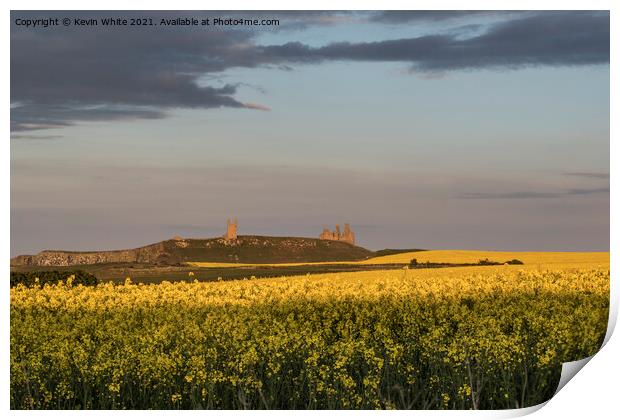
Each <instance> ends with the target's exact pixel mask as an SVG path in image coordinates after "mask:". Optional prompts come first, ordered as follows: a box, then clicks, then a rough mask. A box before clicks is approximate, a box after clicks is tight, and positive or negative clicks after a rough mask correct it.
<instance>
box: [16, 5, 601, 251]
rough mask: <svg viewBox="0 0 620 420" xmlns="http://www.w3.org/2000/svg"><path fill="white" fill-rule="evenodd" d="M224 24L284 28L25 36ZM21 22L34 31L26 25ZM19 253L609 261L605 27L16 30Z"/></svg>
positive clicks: (307, 24)
mask: <svg viewBox="0 0 620 420" xmlns="http://www.w3.org/2000/svg"><path fill="white" fill-rule="evenodd" d="M138 16H139V17H151V18H153V19H154V21H155V22H156V23H158V22H160V19H161V18H175V17H197V18H199V19H201V18H211V19H212V18H214V17H218V16H221V17H234V18H251V19H254V18H257V19H259V20H260V19H278V20H279V25H277V26H253V27H249V26H234V27H230V26H228V27H221V26H220V27H214V26H209V27H202V26H198V27H187V26H183V27H179V26H175V27H169V26H165V27H164V26H161V25H156V26H146V27H144V26H141V27H138V26H129V27H114V28H111V27H104V26H97V27H92V26H91V27H77V26H75V25H73V24H72V25H71V26H68V27H64V26H62V25H59V26H48V27H47V28H44V27H36V28H32V27H25V26H23V25H21V24H18V22H20V23H23V19H43V18H55V17H59V18H61V19H62V18H64V17H70V18H71V19H73V18H78V17H79V18H96V19H99V18H103V17H126V18H131V17H138ZM18 19H22V20H19V21H18ZM11 21H12V25H11V255H12V256H15V255H19V254H32V253H37V252H39V251H41V250H44V249H66V250H105V249H123V248H132V247H137V246H141V245H145V244H149V243H154V242H157V241H160V240H163V239H166V238H170V237H172V236H174V235H180V236H183V237H188V238H206V237H214V236H219V235H222V234H223V233H224V231H225V227H226V219H227V218H231V217H236V218H237V219H238V221H239V234H242V235H243V234H257V235H277V236H306V237H318V235H319V234H320V232H321V231H322V229H323V228H324V227H331V228H333V226H334V225H335V224H336V223H339V224H340V225H341V226H342V225H343V224H344V223H350V224H351V228H352V229H353V230H354V231H355V232H356V236H357V242H358V244H359V245H361V246H364V247H367V248H369V249H373V250H375V249H381V248H425V249H493V250H514V251H518V250H532V251H535V250H540V251H549V250H557V251H575V250H583V251H595V250H596V251H607V250H609V138H610V137H609V136H610V133H609V123H610V110H609V90H610V89H609V14H608V13H607V12H588V11H578V12H553V11H551V12H549V11H535V12H527V11H521V12H497V11H494V12H492V11H473V12H472V11H470V12H462V11H417V12H416V11H400V12H399V11H390V12H380V11H372V12H333V11H331V12H256V11H255V12H204V11H203V12H173V11H165V12H139V13H138V12H127V11H123V12H93V11H84V12H59V11H55V12H54V11H52V12H50V11H48V12H37V11H28V12H19V11H13V12H11Z"/></svg>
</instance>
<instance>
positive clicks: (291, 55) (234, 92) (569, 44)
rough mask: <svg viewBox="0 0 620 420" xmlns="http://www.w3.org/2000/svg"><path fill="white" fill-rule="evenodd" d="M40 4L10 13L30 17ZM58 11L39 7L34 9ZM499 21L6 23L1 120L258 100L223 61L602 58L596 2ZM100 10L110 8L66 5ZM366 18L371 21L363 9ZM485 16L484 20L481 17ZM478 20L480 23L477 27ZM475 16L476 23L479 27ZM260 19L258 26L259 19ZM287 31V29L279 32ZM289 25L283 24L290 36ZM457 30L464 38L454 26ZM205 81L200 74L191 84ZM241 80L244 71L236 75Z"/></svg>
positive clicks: (72, 119)
mask: <svg viewBox="0 0 620 420" xmlns="http://www.w3.org/2000/svg"><path fill="white" fill-rule="evenodd" d="M40 13H41V12H12V13H11V17H12V21H13V22H15V19H16V18H17V17H21V18H40V17H42V16H40ZM67 13H68V12H45V17H50V16H65V15H67ZM485 13H491V12H484V11H483V12H480V13H477V12H458V11H457V12H436V11H430V12H416V13H414V14H411V13H409V12H385V13H384V14H377V13H374V12H316V13H315V12H273V13H272V12H269V13H268V15H269V16H266V13H265V12H247V13H246V12H195V13H194V12H157V11H151V12H149V11H147V12H126V13H125V12H124V13H123V14H124V15H125V16H128V17H131V16H133V15H132V14H138V15H140V16H141V17H153V18H154V19H158V18H161V17H162V16H165V17H175V16H179V17H183V16H190V15H191V16H199V15H200V16H211V17H213V16H214V15H223V16H229V15H235V16H243V15H247V16H253V17H257V16H258V15H261V16H263V17H273V16H276V17H279V18H281V20H282V22H283V24H282V25H281V27H274V28H271V27H270V29H269V30H270V31H271V30H272V31H282V29H284V28H287V29H300V28H303V27H306V26H310V25H338V24H340V23H342V22H351V21H359V22H364V21H365V22H368V21H369V20H370V21H374V22H375V23H376V22H385V21H392V22H396V21H397V22H403V23H404V22H407V21H411V20H415V19H426V20H431V21H435V20H444V19H448V18H450V19H452V18H460V17H464V16H469V17H474V16H480V15H483V14H485ZM492 13H493V14H494V15H501V16H503V17H504V18H506V19H504V20H501V21H500V22H498V23H491V24H490V26H489V27H488V29H487V30H486V32H482V33H480V31H475V32H474V34H472V33H471V31H468V30H465V29H463V31H464V32H463V31H460V32H459V31H458V30H457V31H456V32H454V31H453V32H452V33H447V34H445V33H444V34H431V35H425V36H420V37H415V38H403V39H388V40H382V41H377V42H365V43H350V42H334V43H330V44H328V45H325V46H322V47H311V46H309V45H305V44H303V43H300V42H289V43H285V44H280V45H260V44H258V43H257V36H258V34H260V33H261V31H262V30H263V29H260V30H259V29H257V28H251V29H247V28H245V29H244V28H218V29H217V30H214V29H213V28H209V29H205V28H203V27H176V28H172V27H167V28H166V29H162V28H160V27H157V26H154V27H141V28H139V29H136V28H135V27H117V28H114V30H110V28H106V27H97V28H93V27H88V28H80V27H69V28H65V27H57V28H47V29H25V28H22V27H17V26H16V25H15V24H13V25H12V26H11V64H10V67H11V103H12V104H16V105H15V106H12V107H11V130H12V131H30V130H45V129H50V128H62V127H66V126H70V125H73V124H75V123H77V122H80V121H114V120H119V119H138V118H139V119H157V118H165V117H166V116H167V115H168V112H167V111H168V110H170V109H175V108H193V109H211V108H221V107H226V108H246V109H253V110H268V109H269V107H268V106H267V105H262V104H255V103H250V102H246V101H244V100H243V99H242V98H239V97H238V96H239V93H238V87H239V86H241V85H242V83H243V82H244V81H239V82H237V83H228V84H223V83H222V82H221V79H220V80H219V81H218V80H217V79H214V78H211V79H209V78H208V77H205V76H209V75H218V74H221V73H222V72H224V71H226V70H228V69H232V68H256V67H266V68H274V69H291V68H292V67H291V66H294V65H299V64H305V63H321V62H327V61H342V60H347V61H364V62H377V61H383V62H403V63H407V64H408V65H410V67H411V70H412V72H414V73H418V74H419V73H420V72H424V73H426V74H429V75H431V76H433V75H442V74H444V73H445V72H448V71H453V70H459V69H483V68H495V69H505V68H519V67H525V66H542V65H549V66H575V65H591V64H605V63H608V62H609V14H608V13H605V12H580V11H578V12H529V13H515V12H492ZM69 15H71V16H81V17H104V16H109V15H110V12H71V13H69ZM373 19H374V20H373ZM487 23H488V22H487ZM484 27H486V26H484ZM484 27H483V28H484ZM265 30H266V29H265ZM291 33H292V32H291ZM291 36H292V35H291ZM464 36H465V37H464ZM201 81H206V83H200V82H201ZM245 82H247V81H245Z"/></svg>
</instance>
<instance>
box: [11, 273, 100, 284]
mask: <svg viewBox="0 0 620 420" xmlns="http://www.w3.org/2000/svg"><path fill="white" fill-rule="evenodd" d="M70 277H72V284H73V285H78V284H83V285H84V286H94V285H96V284H97V277H95V276H94V275H92V274H90V273H87V272H86V271H83V270H73V271H57V270H53V271H30V272H26V273H18V272H15V271H11V287H15V286H17V285H18V284H22V285H24V286H26V287H32V286H34V285H39V286H43V285H45V284H57V283H58V282H59V281H63V282H66V281H67V279H69V278H70Z"/></svg>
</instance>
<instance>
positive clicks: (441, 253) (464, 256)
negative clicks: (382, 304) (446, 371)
mask: <svg viewBox="0 0 620 420" xmlns="http://www.w3.org/2000/svg"><path fill="white" fill-rule="evenodd" d="M413 258H415V259H417V261H418V262H420V263H422V262H432V263H449V264H463V263H465V264H474V263H477V262H478V261H480V260H483V259H488V260H490V261H496V262H505V261H509V260H511V259H518V260H520V261H522V262H523V263H524V264H527V265H536V266H545V267H548V268H550V267H551V266H558V267H562V266H565V267H567V266H578V267H583V266H584V264H586V265H597V266H609V252H512V251H511V252H501V251H475V250H467V251H465V250H438V251H416V252H403V253H400V254H393V255H385V256H381V257H375V258H369V259H366V260H362V261H331V262H312V263H280V264H253V263H252V264H250V263H223V262H192V263H189V264H190V265H193V266H196V267H206V268H226V267H293V266H303V265H336V264H343V265H360V264H369V265H373V264H409V262H411V260H412V259H413Z"/></svg>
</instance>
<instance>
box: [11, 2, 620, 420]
mask: <svg viewBox="0 0 620 420" xmlns="http://www.w3.org/2000/svg"><path fill="white" fill-rule="evenodd" d="M617 3H618V2H614V1H611V0H592V1H575V0H563V1H560V0H556V1H553V0H544V1H543V0H520V1H513V0H504V1H497V0H495V1H489V0H470V1H467V2H464V1H462V0H460V1H459V0H446V1H439V0H435V1H429V0H418V1H416V2H415V3H413V2H406V1H392V0H383V1H380V2H379V1H368V0H358V1H353V0H346V1H333V0H332V1H326V0H315V1H308V0H303V1H296V2H295V3H294V4H292V2H286V1H273V0H263V1H261V2H260V3H257V2H256V1H254V2H252V1H249V0H226V1H224V2H221V3H208V2H205V1H195V0H193V1H192V0H176V1H174V2H164V1H159V0H151V1H148V2H147V1H135V2H132V3H129V2H128V1H126V0H124V1H119V0H108V1H100V0H96V1H90V2H88V3H87V4H86V3H85V2H80V1H75V0H73V1H67V0H59V1H55V2H53V3H50V2H49V1H42V0H39V1H27V0H24V1H14V0H9V1H6V2H4V4H5V5H7V6H8V7H7V8H6V9H5V12H4V14H3V17H4V19H3V20H2V25H3V29H4V30H3V31H2V45H3V46H4V47H5V48H4V49H3V50H4V51H5V57H6V58H5V60H6V61H5V65H4V66H2V68H1V71H2V75H3V80H4V98H5V102H4V103H5V110H4V115H5V117H4V119H3V120H2V125H3V127H4V133H5V140H4V142H3V144H2V153H0V158H1V159H2V161H1V164H2V166H1V169H0V171H1V172H2V181H1V182H0V188H1V194H2V197H3V199H4V200H6V201H4V203H5V204H4V206H3V208H2V215H3V217H2V218H1V221H0V227H1V230H0V232H1V233H2V238H3V240H2V241H1V244H0V247H1V250H2V252H1V258H3V261H7V262H8V261H9V259H10V251H9V250H10V236H9V234H10V205H9V197H10V166H9V165H10V141H9V121H10V110H9V107H8V104H9V103H10V95H9V92H10V76H9V65H8V64H9V61H10V57H9V54H8V52H9V50H10V35H9V31H10V25H9V22H10V9H16V10H27V9H31V10H49V9H58V10H97V9H99V10H105V9H108V10H132V9H146V10H234V9H238V10H252V9H256V10H293V9H297V10H389V9H417V10H424V9H427V10H440V9H446V10H462V9H480V10H493V9H498V10H553V9H561V10H592V9H601V10H611V11H612V13H611V31H612V33H611V38H612V44H611V45H612V48H611V61H612V62H615V58H617V57H618V54H617V53H618V43H617V41H618V36H617V35H618V34H617V32H618V31H617V30H615V29H614V28H617V27H618V24H619V23H620V19H618V18H617V16H616V13H617V11H618V10H620V6H617ZM5 7H6V6H5ZM611 93H612V95H611V104H610V105H611V121H612V124H611V125H612V126H611V139H610V140H611V141H610V145H611V146H610V159H611V164H612V165H611V166H612V167H613V163H615V162H617V161H618V159H617V157H618V146H617V145H616V144H615V141H617V130H616V124H614V122H613V121H614V119H618V112H617V109H618V108H617V106H616V101H617V98H618V85H617V83H616V78H615V77H614V72H611ZM614 117H615V118H614ZM616 179H617V176H616V174H615V172H614V171H612V174H611V185H612V187H613V185H615V180H616ZM619 210H620V207H619V206H618V201H617V200H616V196H615V194H614V189H613V188H612V190H611V214H618V211H619ZM617 233H618V224H617V223H614V219H613V218H612V219H611V244H610V245H611V248H610V249H611V255H612V259H611V268H612V271H613V272H615V271H616V269H617V268H618V261H617V260H618V259H617V258H616V251H617V250H618V234H617ZM8 271H9V267H8V264H7V266H6V269H5V274H6V278H7V280H5V281H6V282H8V274H9V273H8ZM618 289H619V286H618V282H617V281H614V280H613V279H612V310H611V314H612V315H611V319H612V323H613V324H615V320H616V319H617V313H618V296H619V293H618V292H619V291H618ZM4 291H5V293H6V294H5V296H4V299H2V301H1V302H2V303H1V305H2V311H1V313H2V328H1V334H2V344H3V345H2V347H1V348H0V353H1V356H2V357H1V364H0V366H1V367H0V371H1V374H0V375H1V376H0V383H1V384H2V393H1V394H0V407H1V409H2V412H5V413H8V415H10V416H12V417H18V418H19V417H28V418H32V416H37V417H38V416H44V417H51V418H56V417H58V418H77V417H78V416H82V415H83V413H81V412H58V411H47V412H25V411H24V412H19V411H13V412H10V411H9V385H10V377H9V372H10V370H9V293H8V287H7V286H5V289H4ZM612 323H610V330H609V331H608V333H609V332H611V329H612V325H613V324H612ZM616 335H617V334H616ZM607 338H608V340H609V341H608V342H607V343H606V345H605V346H604V347H603V349H602V350H601V351H600V352H599V353H598V354H597V355H596V356H595V357H594V358H593V359H592V360H591V361H590V362H589V363H588V364H587V365H586V366H585V367H584V368H583V370H582V372H580V373H579V374H578V375H577V379H574V380H571V381H569V383H568V384H567V385H566V386H565V387H564V388H563V389H562V390H561V392H559V393H558V394H557V395H556V396H555V397H554V398H552V399H551V400H550V401H549V402H548V403H547V404H546V405H545V404H541V406H544V408H543V409H540V410H538V411H536V410H537V409H538V408H541V407H537V408H533V409H524V410H506V411H481V412H466V411H447V412H438V411H424V412H422V411H414V412H411V411H396V412H378V413H374V412H367V411H338V412H333V411H324V412H321V413H320V415H321V416H327V417H336V416H338V418H341V419H345V418H353V417H354V416H355V418H356V419H357V418H359V417H362V418H364V417H366V418H367V417H371V416H372V417H375V416H381V417H383V416H390V417H393V418H405V417H406V418H410V416H415V417H424V418H429V417H430V418H439V417H441V418H474V417H475V418H506V417H515V416H520V415H524V414H528V413H530V412H532V411H536V412H535V413H534V414H533V415H532V417H531V418H537V419H548V418H575V419H577V418H579V419H583V418H584V417H589V418H611V417H612V413H613V414H616V415H617V409H616V401H617V398H618V397H617V391H616V389H617V388H616V387H617V386H618V383H617V380H618V375H619V368H618V366H619V365H620V363H619V362H618V357H616V355H618V354H620V351H619V348H620V345H619V344H618V338H617V337H614V336H611V337H610V335H609V334H608V337H607ZM110 414H111V413H109V412H95V411H91V412H89V413H88V414H87V415H88V416H89V417H94V418H107V417H109V415H110ZM113 415H114V416H115V417H116V416H119V417H122V418H126V417H129V416H131V417H138V418H145V419H147V418H148V419H149V420H153V419H156V418H162V417H164V416H165V417H167V416H169V415H175V416H184V417H185V416H186V417H192V418H198V417H201V418H202V417H204V416H217V417H218V418H223V419H228V418H230V419H232V418H235V419H236V418H239V417H246V416H251V417H255V418H256V417H257V418H265V419H267V418H269V419H272V418H285V417H288V416H290V415H294V416H296V417H299V418H311V417H314V416H316V415H317V413H316V412H314V411H297V412H295V413H294V414H293V413H290V412H286V411H281V412H261V411H253V412H249V413H244V412H237V411H234V412H230V411H228V412H222V411H219V412H207V413H204V412H180V413H179V412H168V411H159V412H158V411H155V412H153V411H149V412H146V411H133V412H114V413H113ZM614 417H615V416H614Z"/></svg>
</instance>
